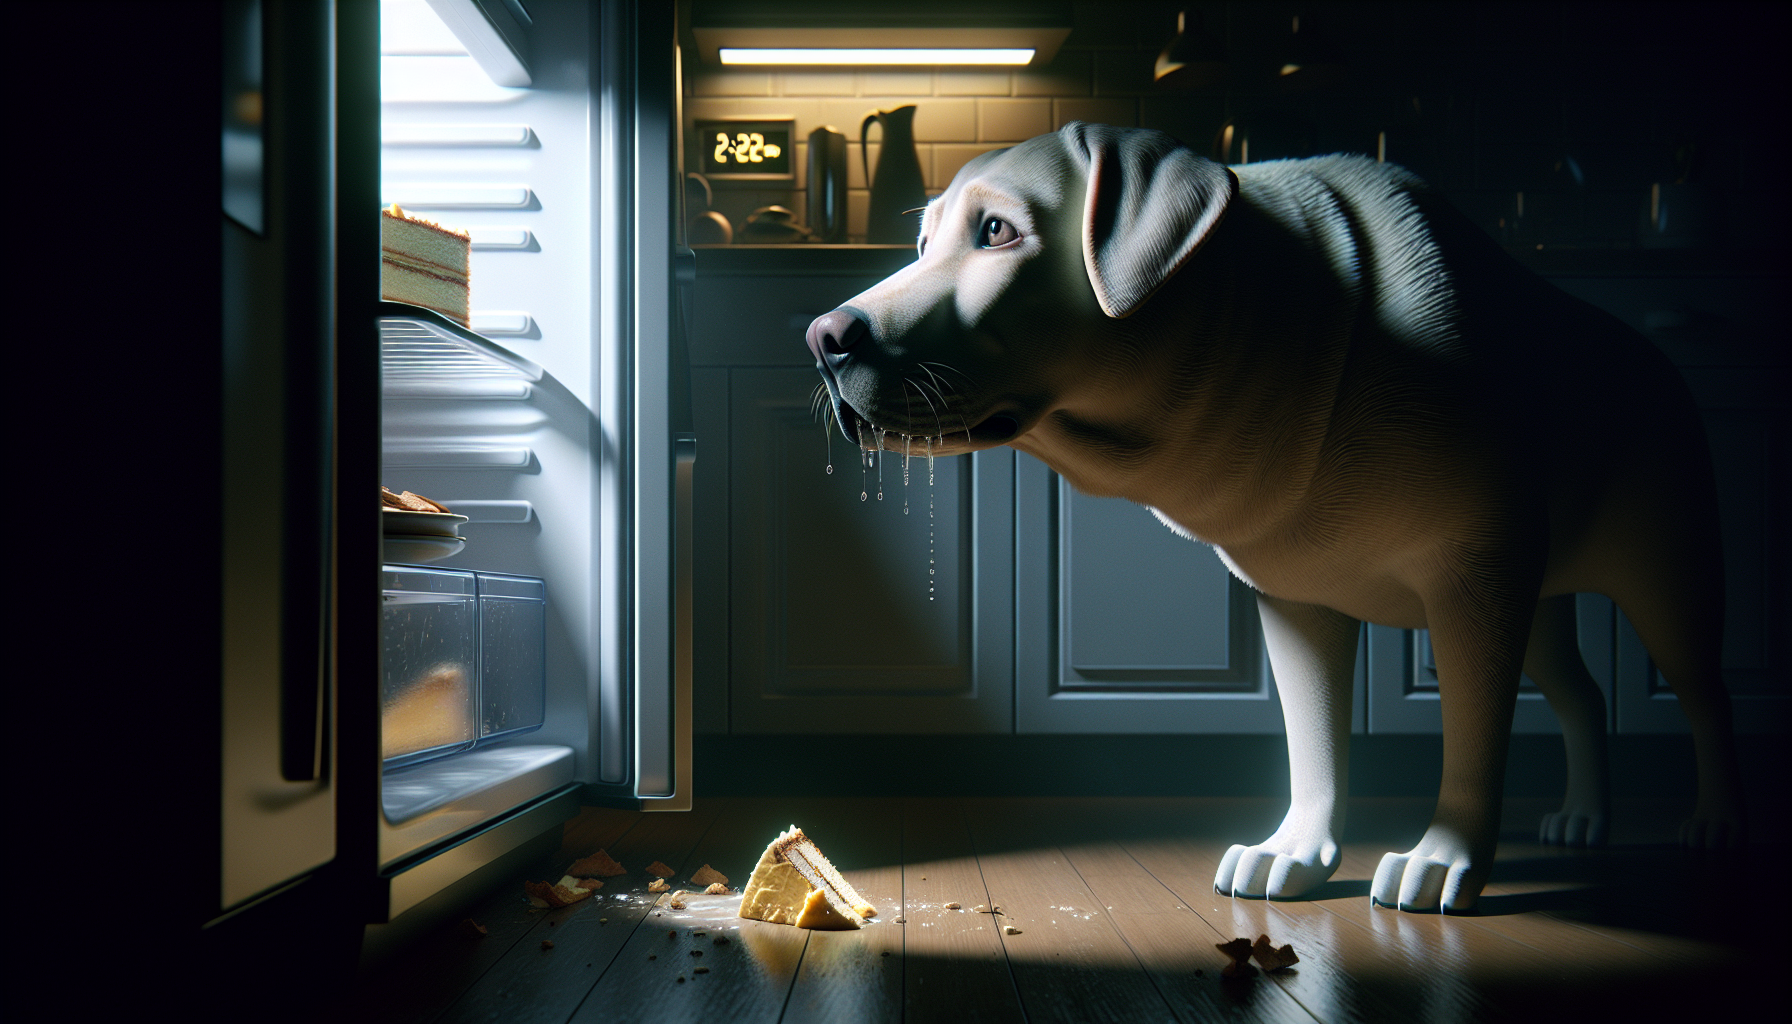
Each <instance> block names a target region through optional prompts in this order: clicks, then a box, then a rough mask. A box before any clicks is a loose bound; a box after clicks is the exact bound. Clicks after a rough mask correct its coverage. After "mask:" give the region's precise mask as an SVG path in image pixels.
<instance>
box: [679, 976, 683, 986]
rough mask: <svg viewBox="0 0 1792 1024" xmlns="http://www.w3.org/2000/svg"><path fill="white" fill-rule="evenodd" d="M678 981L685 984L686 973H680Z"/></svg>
mask: <svg viewBox="0 0 1792 1024" xmlns="http://www.w3.org/2000/svg"><path fill="white" fill-rule="evenodd" d="M678 983H679V984H680V985H682V984H684V975H682V974H680V975H679V976H678Z"/></svg>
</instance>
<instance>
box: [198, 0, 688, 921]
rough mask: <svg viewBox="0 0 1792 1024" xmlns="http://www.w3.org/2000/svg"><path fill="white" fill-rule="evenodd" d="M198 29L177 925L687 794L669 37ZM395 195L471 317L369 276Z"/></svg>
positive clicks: (565, 5)
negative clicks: (193, 365) (435, 244)
mask: <svg viewBox="0 0 1792 1024" xmlns="http://www.w3.org/2000/svg"><path fill="white" fill-rule="evenodd" d="M222 43H223V48H224V60H223V65H224V77H225V89H224V98H225V102H224V108H223V126H224V127H223V148H224V169H223V193H224V200H223V203H224V210H225V218H224V221H225V222H224V238H223V250H224V251H223V268H224V317H223V319H224V331H223V337H224V352H223V358H224V388H223V391H224V394H223V398H222V401H223V419H222V433H223V444H222V449H223V462H224V464H223V480H224V491H223V493H224V509H223V519H224V528H223V536H222V544H223V587H224V594H223V631H222V645H223V687H222V694H221V700H222V711H221V719H220V722H221V735H222V743H223V756H222V759H221V761H220V775H221V778H220V780H219V788H218V792H219V796H220V805H219V825H218V828H219V833H218V834H219V843H218V849H217V858H218V871H217V889H216V894H215V895H216V899H215V903H212V904H211V910H210V912H209V913H210V919H209V921H208V922H207V928H208V929H211V930H217V931H220V932H227V931H229V930H230V929H232V928H237V927H241V926H240V925H236V924H233V923H232V922H235V921H238V920H239V919H244V918H252V917H254V916H255V915H257V914H260V915H264V916H269V917H270V918H271V917H272V916H277V915H279V914H280V913H285V914H287V915H288V916H290V915H291V914H293V913H295V912H294V911H293V910H291V909H290V908H291V907H293V906H294V905H296V904H298V903H305V904H308V905H310V906H312V907H313V908H315V907H318V906H327V907H328V908H330V909H329V910H328V912H327V913H328V915H329V916H330V917H331V918H332V919H333V921H334V924H335V925H336V926H338V927H339V930H341V931H344V932H346V931H347V930H351V929H352V930H354V932H355V934H356V937H357V938H358V937H359V930H360V929H361V928H362V927H363V926H364V925H365V924H369V923H375V924H377V923H381V922H389V921H393V920H395V919H402V917H403V915H405V914H406V913H407V912H414V911H418V908H420V907H422V906H423V905H424V904H426V903H429V902H430V901H432V900H436V901H438V902H440V901H441V900H442V899H443V898H444V894H445V893H449V892H450V891H452V890H455V888H456V887H457V886H459V887H465V886H467V885H470V884H474V883H476V882H479V881H480V880H481V879H484V878H488V877H489V876H491V875H492V873H493V872H494V871H495V870H497V869H499V868H502V867H503V866H504V865H507V864H511V863H515V862H517V861H518V860H519V858H524V857H526V856H527V855H529V854H530V853H531V851H535V852H539V851H540V849H541V844H542V843H543V842H547V841H551V840H552V838H553V837H554V836H555V835H556V833H557V829H556V826H558V825H559V824H560V823H562V822H563V821H565V820H566V819H568V818H570V817H571V816H572V815H574V814H576V813H577V809H578V807H579V806H580V805H581V803H609V804H622V805H626V806H635V807H640V808H642V809H646V810H672V811H676V810H685V809H688V808H689V806H690V793H691V775H690V727H691V726H690V722H691V717H690V711H691V709H690V649H691V625H690V623H691V599H690V587H691V578H692V567H691V564H690V552H691V534H690V530H691V526H690V522H691V518H690V515H691V486H692V479H693V477H692V474H693V470H694V459H695V451H696V448H695V438H694V436H693V435H692V433H691V413H690V409H689V398H688V395H689V388H688V371H687V370H686V369H685V366H684V350H685V346H684V340H683V333H682V332H683V326H682V325H683V319H684V302H683V298H682V296H683V295H684V294H686V293H688V289H689V286H690V284H691V283H692V280H693V278H694V265H693V262H692V257H691V256H690V253H689V250H687V249H684V248H683V247H682V246H681V245H680V244H679V239H678V238H677V236H676V231H677V230H678V229H677V227H676V226H677V225H678V224H680V223H681V222H682V218H680V217H678V216H677V215H676V210H677V204H678V203H679V202H680V201H681V197H682V189H680V188H679V187H678V174H677V168H678V167H679V166H680V160H679V156H678V153H677V146H678V145H679V138H678V135H679V133H678V132H677V131H676V126H677V124H678V112H677V103H678V89H677V81H678V69H677V61H678V54H677V42H676V37H675V32H674V27H673V21H672V10H671V7H670V5H662V4H652V3H636V2H630V0H623V2H615V3H611V2H605V3H601V4H589V5H588V4H585V3H580V2H573V0H527V2H526V3H519V2H516V0H385V2H384V3H381V4H372V3H359V2H353V0H340V2H335V3H317V4H285V3H274V2H267V0H260V2H258V0H236V2H231V3H226V4H225V5H224V31H223V39H222ZM392 203H396V204H398V205H399V206H400V207H402V208H403V209H405V210H406V211H407V212H410V213H412V214H413V215H415V216H419V217H424V218H427V219H429V220H433V221H437V222H439V223H441V224H443V225H444V226H447V227H451V228H456V229H464V230H467V231H468V232H469V233H470V234H471V236H472V244H473V255H472V268H471V275H470V276H471V304H472V316H471V319H470V323H469V325H468V326H465V327H463V326H461V325H459V324H457V323H455V322H453V321H451V320H448V319H447V318H444V317H442V316H441V315H439V314H437V313H434V312H431V311H429V310H426V309H423V308H421V307H416V306H409V305H405V304H400V303H392V302H384V301H382V300H381V298H380V289H379V275H380V241H379V235H378V220H377V216H376V215H377V213H378V211H379V208H380V207H382V206H386V205H388V204H392ZM382 484H383V485H385V486H388V487H390V488H392V489H393V490H394V491H401V490H409V491H412V492H415V493H418V494H424V495H428V496H430V497H431V498H434V499H436V500H438V501H441V502H442V503H443V504H445V505H446V506H448V507H449V508H450V509H451V510H453V512H455V513H456V514H459V515H462V516H465V517H466V521H465V522H464V523H461V524H460V525H459V527H458V533H456V531H455V530H452V529H450V530H447V531H440V530H438V532H437V533H436V535H434V536H431V535H429V534H427V533H416V532H414V531H413V529H412V528H410V527H397V528H395V527H394V526H393V525H392V524H391V523H390V522H389V520H390V519H391V518H392V517H390V516H388V515H386V514H385V513H382V512H381V511H380V510H379V506H377V505H376V504H375V503H374V494H375V491H376V490H377V488H378V486H379V485H382ZM383 520H386V521H383ZM320 900H321V902H319V901H320ZM283 903H284V904H285V905H286V906H287V907H288V908H289V909H288V910H286V911H284V912H282V911H275V910H270V909H268V908H269V907H273V906H277V905H281V904H283ZM318 913H324V912H323V911H316V910H315V909H314V910H313V912H312V915H311V916H316V914H318Z"/></svg>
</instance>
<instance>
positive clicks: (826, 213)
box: [808, 125, 846, 243]
mask: <svg viewBox="0 0 1792 1024" xmlns="http://www.w3.org/2000/svg"><path fill="white" fill-rule="evenodd" d="M808 184H809V196H808V198H809V207H808V215H809V216H808V220H809V231H810V232H811V233H812V234H813V235H814V237H815V240H816V241H817V242H835V243H838V242H844V241H846V136H845V135H844V134H843V133H841V131H840V130H839V129H837V128H835V127H833V126H832V125H827V126H824V127H821V128H817V129H815V130H814V131H812V132H810V133H809V183H808Z"/></svg>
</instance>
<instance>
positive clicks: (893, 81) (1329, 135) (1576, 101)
mask: <svg viewBox="0 0 1792 1024" xmlns="http://www.w3.org/2000/svg"><path fill="white" fill-rule="evenodd" d="M1184 6H1186V7H1187V9H1189V10H1190V11H1191V12H1192V14H1193V15H1194V16H1196V17H1197V18H1198V20H1199V24H1200V30H1201V31H1206V32H1209V33H1211V34H1212V35H1214V36H1215V37H1217V38H1218V39H1219V40H1220V42H1221V43H1222V45H1223V46H1224V48H1225V51H1226V54H1227V58H1228V62H1229V65H1230V75H1229V78H1228V80H1227V81H1226V82H1225V83H1224V84H1221V85H1218V86H1215V87H1213V88H1209V89H1205V90H1202V91H1196V92H1184V93H1165V92H1160V91H1158V90H1157V89H1156V88H1155V87H1154V85H1153V83H1152V80H1151V78H1152V76H1151V72H1152V66H1153V63H1154V61H1155V59H1156V56H1157V53H1158V51H1159V50H1160V49H1161V48H1162V47H1163V45H1164V44H1165V43H1166V42H1167V41H1168V40H1169V39H1170V37H1171V36H1172V35H1174V33H1175V31H1176V15H1177V11H1178V9H1179V8H1182V7H1184ZM1774 10H1775V5H1759V6H1751V5H1724V4H1700V5H1678V6H1666V7H1656V6H1651V5H1621V4H1579V5H1554V4H1551V5H1545V4H1455V3H1452V4H1443V3H1425V4H1421V3H1374V4H1370V3H1327V4H1306V5H1292V4H1285V3H1255V2H1223V3H1206V4H1193V5H1178V4H1175V3H1147V2H1138V3H1076V4H1073V14H1074V26H1073V28H1072V31H1071V34H1070V36H1069V38H1068V39H1067V40H1066V41H1065V44H1064V46H1063V49H1062V50H1061V51H1060V53H1059V54H1058V56H1057V58H1056V59H1055V60H1054V61H1053V62H1052V63H1051V64H1050V65H1048V66H1045V67H1042V68H1024V69H1020V70H1014V71H1002V70H974V71H945V70H939V71H935V70H927V71H895V72H891V71H882V70H878V71H842V70H828V71H805V70H783V69H777V70H769V71H747V70H734V69H723V68H720V67H718V66H715V65H706V64H701V63H699V62H698V61H697V58H696V55H695V51H694V50H693V49H690V48H687V50H686V65H685V74H686V81H685V92H686V101H685V119H686V127H687V128H689V127H690V126H691V122H692V121H693V120H695V119H697V118H711V117H748V116H768V117H793V118H795V120H796V126H795V127H796V131H795V139H796V143H797V144H796V153H795V160H794V166H795V171H796V182H795V188H794V190H793V189H789V188H783V189H757V188H718V189H717V190H716V201H715V208H716V209H718V210H720V211H721V212H722V213H723V214H724V215H726V216H727V217H728V219H729V220H730V221H731V222H732V223H733V224H734V225H735V228H736V230H737V231H738V230H739V228H740V226H741V225H742V224H744V223H745V221H746V219H747V217H748V215H749V214H750V213H751V212H752V211H753V210H754V209H756V208H758V207H761V206H766V205H772V204H777V205H783V206H787V207H789V208H790V209H791V210H793V211H795V213H796V215H797V217H798V218H799V219H801V218H802V216H803V212H804V190H805V189H806V187H807V182H806V180H805V177H806V171H807V160H808V153H807V149H808V147H807V144H806V142H805V141H804V140H805V139H806V137H807V136H808V133H809V132H810V131H811V130H812V129H814V128H815V127H817V126H820V125H832V126H834V127H835V128H837V129H838V130H840V131H841V132H843V133H845V134H846V136H847V138H848V157H847V163H848V168H849V178H850V191H849V193H848V232H849V241H854V242H858V241H863V240H864V238H865V213H866V207H867V203H868V198H869V192H868V189H867V185H866V181H865V172H864V163H863V160H862V158H861V154H860V147H859V125H860V123H861V122H862V121H863V119H864V116H865V115H866V114H867V113H868V112H870V111H872V110H877V109H888V108H891V107H895V106H900V105H903V104H909V103H912V104H915V105H916V106H917V108H918V111H917V113H916V116H915V136H916V140H917V144H918V146H917V148H918V152H919V156H920V161H921V171H922V174H923V176H924V177H925V179H926V185H927V189H928V192H929V194H930V195H931V194H935V193H937V192H939V191H941V190H943V189H944V188H945V187H946V185H947V184H948V183H949V182H950V181H951V180H952V176H953V175H954V174H956V173H957V171H958V169H959V168H960V167H962V166H963V165H964V164H965V162H966V161H968V160H969V159H971V158H972V157H973V156H975V155H977V154H978V153H982V152H985V151H987V150H991V149H999V148H1001V147H1004V146H1008V145H1012V144H1014V143H1016V142H1020V141H1023V140H1025V139H1028V138H1031V137H1033V136H1035V135H1040V134H1043V133H1046V132H1049V131H1052V130H1054V129H1056V128H1058V127H1061V126H1062V125H1064V124H1065V123H1067V122H1070V121H1079V120H1080V121H1092V122H1100V123H1107V124H1116V125H1125V126H1137V127H1145V128H1156V129H1160V130H1163V131H1167V132H1170V133H1171V134H1173V135H1175V136H1177V137H1178V138H1180V139H1181V140H1182V141H1183V142H1184V143H1186V144H1188V145H1190V146H1192V147H1194V148H1195V149H1196V150H1197V151H1199V152H1201V153H1203V154H1207V155H1212V152H1213V145H1214V140H1215V138H1216V136H1217V135H1218V133H1219V131H1220V130H1221V128H1222V127H1223V126H1224V125H1225V124H1226V123H1227V121H1228V119H1236V120H1237V122H1238V123H1239V124H1240V125H1241V126H1243V127H1247V128H1254V129H1255V130H1256V132H1257V136H1256V137H1260V138H1263V139H1276V140H1279V141H1278V142H1277V145H1278V146H1280V147H1282V148H1285V149H1288V150H1289V152H1286V153H1273V154H1271V155H1316V154H1319V153H1327V152H1335V151H1355V152H1361V153H1366V154H1369V155H1374V154H1375V153H1376V149H1377V144H1378V140H1382V139H1385V146H1386V153H1387V158H1388V159H1389V160H1391V161H1394V162H1396V163H1401V164H1404V165H1405V166H1407V167H1409V168H1411V169H1412V170H1414V171H1416V172H1418V173H1419V174H1421V175H1422V176H1424V177H1425V178H1426V179H1428V180H1429V181H1430V182H1431V183H1432V184H1433V185H1435V186H1437V187H1438V188H1439V189H1440V190H1442V191H1443V192H1444V194H1445V195H1446V196H1448V197H1449V198H1450V199H1451V201H1452V202H1454V203H1455V204H1456V205H1457V206H1458V207H1459V208H1461V209H1462V210H1463V211H1464V212H1465V213H1466V214H1468V215H1469V216H1470V217H1471V218H1472V219H1474V220H1475V221H1476V222H1477V223H1479V224H1481V225H1482V226H1483V227H1485V228H1487V230H1488V231H1489V232H1490V233H1492V234H1494V235H1496V236H1497V237H1500V238H1501V239H1502V240H1503V241H1506V242H1508V243H1511V244H1518V245H1524V246H1527V247H1528V246H1531V245H1539V246H1549V247H1587V248H1631V247H1636V246H1638V245H1639V244H1649V243H1650V242H1651V241H1661V239H1660V238H1659V237H1658V238H1656V239H1650V238H1649V237H1648V236H1647V233H1646V232H1645V230H1644V227H1643V220H1644V217H1645V211H1646V210H1648V209H1649V208H1650V204H1651V201H1652V197H1653V199H1654V201H1655V202H1656V203H1657V209H1658V212H1659V210H1661V209H1669V210H1670V211H1677V210H1690V212H1692V213H1693V214H1696V215H1698V216H1699V217H1702V218H1703V222H1704V225H1705V226H1704V227H1702V228H1700V229H1698V230H1696V231H1694V232H1693V233H1692V234H1691V235H1690V236H1687V237H1683V238H1682V239H1680V240H1683V241H1691V242H1694V243H1696V244H1697V245H1701V246H1707V247H1717V246H1722V247H1725V248H1728V249H1732V250H1734V249H1745V250H1746V249H1765V248H1774V247H1783V245H1784V239H1783V237H1782V232H1783V229H1784V227H1785V225H1786V222H1787V212H1788V206H1787V201H1786V190H1785V188H1784V185H1783V179H1784V177H1785V171H1784V167H1785V162H1786V159H1787V132H1786V124H1785V121H1786V114H1785V105H1784V103H1783V102H1782V101H1781V100H1780V99H1779V98H1778V95H1777V93H1776V91H1775V89H1774V88H1773V86H1775V85H1776V84H1777V85H1781V86H1783V84H1784V82H1783V78H1784V73H1783V71H1773V70H1770V69H1771V68H1774V67H1776V66H1777V64H1774V63H1772V62H1775V61H1778V60H1779V57H1778V55H1777V54H1770V53H1769V52H1768V51H1767V49H1766V48H1767V47H1768V46H1769V45H1770V44H1771V42H1772V40H1774V39H1780V40H1783V39H1784V38H1785V37H1784V34H1783V30H1780V29H1779V28H1777V25H1778V24H1779V22H1778V18H1779V16H1778V15H1776V14H1774V13H1772V12H1773V11H1774ZM1296 17H1299V18H1300V19H1301V25H1302V30H1303V31H1305V32H1306V33H1307V37H1306V38H1307V40H1308V42H1309V44H1311V42H1312V41H1313V40H1315V39H1319V40H1323V41H1325V42H1327V43H1329V44H1330V45H1331V47H1332V48H1333V50H1334V52H1336V53H1337V54H1339V55H1341V56H1342V58H1343V59H1344V61H1345V63H1346V65H1347V67H1348V69H1349V71H1348V77H1347V78H1346V79H1345V80H1344V81H1342V82H1340V83H1337V84H1335V85H1332V86H1329V87H1325V88H1318V89H1313V90H1311V91H1308V92H1304V93H1288V92H1286V91H1285V90H1284V89H1283V88H1282V85H1283V83H1282V82H1281V81H1280V80H1279V79H1278V76H1277V75H1276V72H1275V70H1274V69H1275V68H1276V67H1277V66H1279V64H1280V63H1281V62H1282V61H1283V60H1284V58H1285V53H1286V51H1288V50H1289V49H1290V47H1291V46H1292V44H1293V41H1294V32H1293V26H1294V20H1295V18H1296ZM1770 76H1774V77H1770ZM880 131H881V129H879V128H877V127H875V126H874V127H873V128H872V135H871V137H872V139H873V141H872V143H871V146H870V149H871V153H870V162H871V165H872V167H873V168H875V167H876V163H877V149H878V143H877V142H876V141H875V140H876V139H878V138H879V134H878V133H879V132H880ZM1262 148H1263V147H1262V146H1260V147H1259V153H1256V154H1253V156H1254V157H1260V156H1261V155H1263V154H1262V153H1261V149H1262ZM1234 159H1237V157H1236V156H1234ZM1775 168H1779V169H1778V170H1775ZM1681 179H1685V182H1686V183H1690V184H1691V186H1692V187H1691V188H1690V189H1688V188H1685V187H1676V185H1678V184H1680V183H1681ZM1658 185H1660V186H1663V188H1662V189H1660V190H1657V189H1656V188H1655V187H1656V186H1658Z"/></svg>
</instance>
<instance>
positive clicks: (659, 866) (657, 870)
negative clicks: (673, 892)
mask: <svg viewBox="0 0 1792 1024" xmlns="http://www.w3.org/2000/svg"><path fill="white" fill-rule="evenodd" d="M647 873H648V874H650V875H658V876H660V877H661V878H671V877H672V876H673V875H676V874H678V872H676V871H674V870H672V869H671V868H669V867H667V866H666V865H665V864H663V863H661V862H660V861H657V860H656V861H654V862H653V863H652V864H649V865H647Z"/></svg>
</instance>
